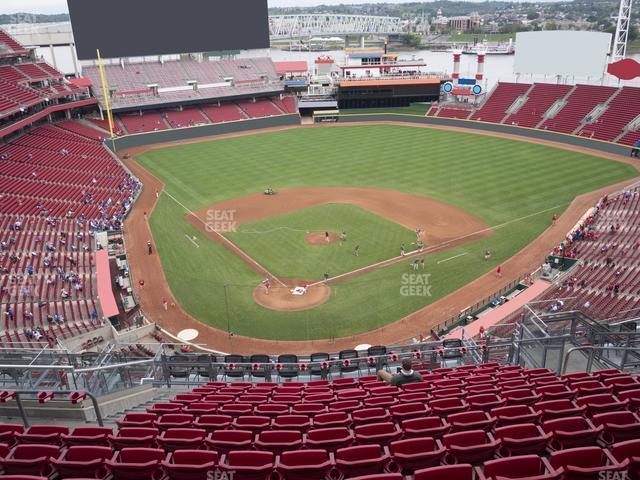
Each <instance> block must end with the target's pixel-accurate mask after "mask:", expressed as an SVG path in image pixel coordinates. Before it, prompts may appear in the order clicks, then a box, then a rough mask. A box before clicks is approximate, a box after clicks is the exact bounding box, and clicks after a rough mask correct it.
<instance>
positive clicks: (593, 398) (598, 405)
mask: <svg viewBox="0 0 640 480" xmlns="http://www.w3.org/2000/svg"><path fill="white" fill-rule="evenodd" d="M576 403H577V404H578V405H580V406H585V407H587V415H595V414H596V413H603V412H613V411H616V410H624V409H625V408H627V405H628V404H629V401H628V400H620V399H618V398H617V397H615V396H614V395H611V394H609V393H600V394H597V395H588V396H586V397H580V396H579V397H577V398H576Z"/></svg>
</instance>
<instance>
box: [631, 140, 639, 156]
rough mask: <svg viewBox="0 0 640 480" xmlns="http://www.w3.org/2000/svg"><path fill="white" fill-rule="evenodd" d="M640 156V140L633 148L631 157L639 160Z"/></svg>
mask: <svg viewBox="0 0 640 480" xmlns="http://www.w3.org/2000/svg"><path fill="white" fill-rule="evenodd" d="M639 155H640V140H638V141H637V142H636V144H635V145H634V146H633V147H632V148H631V156H632V157H636V158H638V156H639Z"/></svg>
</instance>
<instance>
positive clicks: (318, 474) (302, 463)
mask: <svg viewBox="0 0 640 480" xmlns="http://www.w3.org/2000/svg"><path fill="white" fill-rule="evenodd" d="M333 467H334V459H333V455H332V454H330V453H329V452H327V451H326V450H324V449H316V450H313V449H310V450H287V451H285V452H282V455H280V457H279V458H278V462H277V465H276V470H277V472H278V473H279V474H280V476H281V477H282V478H283V479H284V480H324V479H325V478H329V473H330V472H331V471H332V470H333Z"/></svg>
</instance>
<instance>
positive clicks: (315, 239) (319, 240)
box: [304, 232, 338, 245]
mask: <svg viewBox="0 0 640 480" xmlns="http://www.w3.org/2000/svg"><path fill="white" fill-rule="evenodd" d="M337 240H338V234H337V233H333V232H329V241H328V242H327V238H326V235H325V233H324V232H312V233H310V234H308V235H307V236H306V237H304V241H305V242H307V243H309V244H311V245H329V244H330V243H333V242H335V241H337Z"/></svg>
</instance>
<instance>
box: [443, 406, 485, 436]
mask: <svg viewBox="0 0 640 480" xmlns="http://www.w3.org/2000/svg"><path fill="white" fill-rule="evenodd" d="M447 421H448V422H449V423H450V424H451V430H452V431H453V432H460V431H463V430H478V429H487V430H489V429H491V428H493V426H494V425H495V423H496V418H495V417H492V416H490V415H489V414H488V413H487V412H485V411H482V410H470V411H468V412H460V413H454V414H452V415H449V416H448V417H447Z"/></svg>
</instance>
